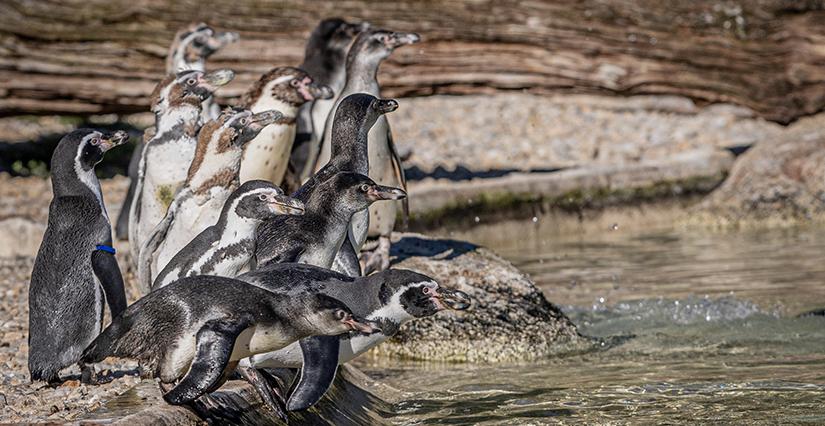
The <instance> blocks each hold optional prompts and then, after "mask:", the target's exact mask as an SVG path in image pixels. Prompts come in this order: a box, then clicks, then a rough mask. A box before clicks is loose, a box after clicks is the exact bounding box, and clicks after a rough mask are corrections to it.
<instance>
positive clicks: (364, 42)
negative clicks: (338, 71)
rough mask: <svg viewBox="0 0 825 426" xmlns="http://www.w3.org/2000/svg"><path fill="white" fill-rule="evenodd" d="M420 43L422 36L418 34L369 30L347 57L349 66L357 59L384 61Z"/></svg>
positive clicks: (353, 45)
mask: <svg viewBox="0 0 825 426" xmlns="http://www.w3.org/2000/svg"><path fill="white" fill-rule="evenodd" d="M419 41H421V36H419V35H418V34H416V33H402V32H397V31H387V30H381V29H368V30H366V31H363V32H361V33H360V34H359V35H358V37H357V38H356V39H355V41H354V42H353V44H352V47H351V48H350V52H351V53H350V54H349V55H347V66H348V67H349V66H350V63H351V62H352V61H354V60H356V58H358V60H363V61H367V62H371V61H376V60H377V61H380V60H383V59H385V58H387V57H388V56H390V54H391V53H392V52H393V50H395V49H397V48H399V47H401V46H405V45H408V44H415V43H418V42H419Z"/></svg>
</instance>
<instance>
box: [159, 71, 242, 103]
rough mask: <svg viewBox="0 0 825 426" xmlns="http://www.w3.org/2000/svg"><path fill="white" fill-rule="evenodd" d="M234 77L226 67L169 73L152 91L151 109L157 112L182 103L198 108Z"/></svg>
mask: <svg viewBox="0 0 825 426" xmlns="http://www.w3.org/2000/svg"><path fill="white" fill-rule="evenodd" d="M234 77H235V73H234V72H232V70H228V69H222V70H217V71H212V72H209V73H204V72H203V71H195V70H187V71H181V72H179V73H177V74H174V75H169V76H167V77H166V78H164V79H163V81H161V82H160V83H158V85H157V86H156V87H155V91H154V92H153V93H152V111H154V112H155V113H158V112H161V111H164V110H166V109H168V108H173V107H175V106H179V105H184V104H188V105H192V106H196V107H198V108H199V107H200V104H201V102H203V101H204V100H205V99H206V98H208V97H209V96H212V93H214V92H215V90H217V89H218V88H219V87H221V86H225V85H226V84H227V83H229V82H230V81H232V79H233V78H234Z"/></svg>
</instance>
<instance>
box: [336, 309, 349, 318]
mask: <svg viewBox="0 0 825 426" xmlns="http://www.w3.org/2000/svg"><path fill="white" fill-rule="evenodd" d="M346 317H347V313H346V312H344V311H343V310H341V309H338V310H336V311H335V318H337V319H339V320H342V319H344V318H346Z"/></svg>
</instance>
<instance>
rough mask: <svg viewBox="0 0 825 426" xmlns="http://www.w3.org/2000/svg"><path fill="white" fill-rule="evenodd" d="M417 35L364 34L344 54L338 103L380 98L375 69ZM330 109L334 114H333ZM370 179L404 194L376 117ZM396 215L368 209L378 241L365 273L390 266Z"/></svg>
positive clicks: (385, 126) (325, 146)
mask: <svg viewBox="0 0 825 426" xmlns="http://www.w3.org/2000/svg"><path fill="white" fill-rule="evenodd" d="M419 40H420V38H419V36H418V34H414V33H400V32H391V31H384V30H377V29H368V30H366V31H363V32H362V33H361V34H359V35H358V37H356V38H355V41H354V42H353V43H352V47H350V50H349V53H348V54H347V83H346V85H345V86H344V90H342V91H341V94H340V97H339V99H344V98H345V97H346V96H348V95H350V94H352V93H368V94H370V95H373V96H380V87H379V85H378V79H377V75H378V67H379V65H381V62H382V61H383V60H384V59H385V58H387V57H388V56H389V55H390V54H391V53H392V52H393V50H395V49H396V48H398V47H399V46H404V45H408V44H413V43H417V42H418V41H419ZM335 108H337V106H336V107H334V108H333V111H335ZM333 117H334V113H333V114H330V115H329V117H328V118H327V125H326V127H325V130H324V132H325V134H324V141H323V143H322V149H321V155H320V157H319V159H318V161H317V166H316V169H317V168H320V167H321V166H322V165H323V164H325V163H326V162H327V161H328V159H329V158H330V152H331V135H332V123H331V122H332V119H333ZM368 153H369V176H370V177H371V178H372V179H373V180H375V181H376V182H378V183H379V184H381V185H390V186H396V187H400V188H403V189H405V190H406V186H407V184H406V178H405V177H404V169H403V168H402V167H401V160H400V158H399V157H398V153H397V152H396V149H395V144H394V143H393V139H392V133H391V131H390V126H389V123H388V122H387V118H386V117H379V118H378V121H377V122H376V124H375V125H374V126H373V127H372V130H370V133H369V149H368ZM402 207H403V212H404V217H405V218H406V216H407V213H408V207H407V203H406V202H404V203H402ZM397 215H398V204H397V203H381V204H376V205H374V206H372V207H371V208H370V209H369V216H370V219H369V235H370V236H373V237H376V236H377V237H378V247H377V248H376V250H375V251H374V252H373V253H372V255H370V256H368V257H367V258H366V262H365V273H369V272H370V271H372V270H383V269H386V268H387V267H388V266H389V251H390V234H391V233H392V230H393V228H394V226H395V219H396V216H397Z"/></svg>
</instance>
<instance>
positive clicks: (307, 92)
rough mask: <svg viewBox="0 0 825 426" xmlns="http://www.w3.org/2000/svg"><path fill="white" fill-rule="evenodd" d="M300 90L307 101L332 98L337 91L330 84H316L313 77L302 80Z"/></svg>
mask: <svg viewBox="0 0 825 426" xmlns="http://www.w3.org/2000/svg"><path fill="white" fill-rule="evenodd" d="M298 91H299V92H300V93H301V96H303V97H304V100H305V101H307V102H310V101H313V100H315V99H331V98H332V97H333V96H334V95H335V93H334V92H333V91H332V89H330V88H329V86H325V85H323V84H316V83H315V82H313V81H312V79H311V78H309V77H307V78H305V79H304V80H303V81H302V82H301V85H300V86H298Z"/></svg>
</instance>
